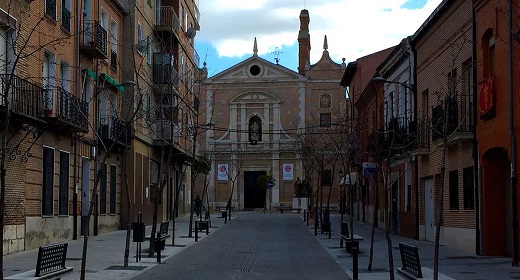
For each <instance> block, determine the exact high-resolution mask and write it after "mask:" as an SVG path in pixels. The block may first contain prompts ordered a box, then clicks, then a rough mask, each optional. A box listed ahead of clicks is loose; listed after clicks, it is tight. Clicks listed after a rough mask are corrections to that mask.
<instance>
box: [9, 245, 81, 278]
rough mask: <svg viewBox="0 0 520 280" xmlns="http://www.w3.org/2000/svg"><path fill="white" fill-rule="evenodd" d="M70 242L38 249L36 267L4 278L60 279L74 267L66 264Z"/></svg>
mask: <svg viewBox="0 0 520 280" xmlns="http://www.w3.org/2000/svg"><path fill="white" fill-rule="evenodd" d="M67 246H68V243H59V244H51V245H47V246H42V247H40V248H39V249H38V260H37V261H36V269H35V270H30V271H27V272H24V273H19V274H16V275H13V276H10V277H7V278H4V279H11V280H14V279H60V278H61V277H62V276H65V275H68V274H71V273H72V272H73V269H74V268H72V267H66V266H65V260H66V258H67Z"/></svg>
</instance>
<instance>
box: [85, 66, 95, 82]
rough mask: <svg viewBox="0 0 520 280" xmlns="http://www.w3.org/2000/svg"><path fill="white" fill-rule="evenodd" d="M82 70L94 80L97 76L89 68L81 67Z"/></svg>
mask: <svg viewBox="0 0 520 280" xmlns="http://www.w3.org/2000/svg"><path fill="white" fill-rule="evenodd" d="M82 71H83V73H85V74H86V75H87V76H89V77H91V78H92V79H94V80H95V79H96V78H97V75H96V72H94V71H93V70H92V69H90V68H83V70H82Z"/></svg>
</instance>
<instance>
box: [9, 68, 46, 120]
mask: <svg viewBox="0 0 520 280" xmlns="http://www.w3.org/2000/svg"><path fill="white" fill-rule="evenodd" d="M6 90H7V94H8V102H9V104H8V106H9V110H10V112H11V117H13V120H17V121H20V122H22V123H38V124H44V123H45V121H43V120H42V119H41V118H42V117H43V97H44V89H43V88H42V87H40V86H38V85H36V84H34V83H31V82H29V81H28V80H26V79H23V78H20V77H18V76H16V75H5V74H4V75H0V110H1V111H2V112H4V113H5V110H6V106H5V105H6V104H5V101H4V96H3V94H5V92H6Z"/></svg>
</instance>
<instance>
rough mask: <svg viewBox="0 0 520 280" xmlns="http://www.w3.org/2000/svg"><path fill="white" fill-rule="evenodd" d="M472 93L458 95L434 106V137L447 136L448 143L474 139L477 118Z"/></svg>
mask: <svg viewBox="0 0 520 280" xmlns="http://www.w3.org/2000/svg"><path fill="white" fill-rule="evenodd" d="M473 105H474V104H473V98H472V96H471V95H456V96H454V97H451V98H448V99H446V100H445V101H444V104H439V105H437V106H435V107H433V108H432V139H433V141H441V140H442V139H443V138H444V136H446V139H447V142H448V145H452V144H456V143H459V142H462V141H466V140H471V139H473V132H474V127H475V119H474V117H473V110H474V108H473V107H474V106H473ZM441 144H442V143H441Z"/></svg>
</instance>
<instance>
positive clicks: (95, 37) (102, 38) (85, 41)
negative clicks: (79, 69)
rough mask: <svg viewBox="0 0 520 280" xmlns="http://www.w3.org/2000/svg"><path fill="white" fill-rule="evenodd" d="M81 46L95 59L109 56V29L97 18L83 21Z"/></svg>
mask: <svg viewBox="0 0 520 280" xmlns="http://www.w3.org/2000/svg"><path fill="white" fill-rule="evenodd" d="M81 36H82V38H81V45H80V48H81V49H82V50H83V51H85V52H86V53H87V54H89V55H90V56H91V57H92V58H94V59H106V58H107V31H106V30H105V29H104V28H103V27H102V26H101V24H99V22H97V21H95V20H86V21H83V31H82V32H81Z"/></svg>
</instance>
